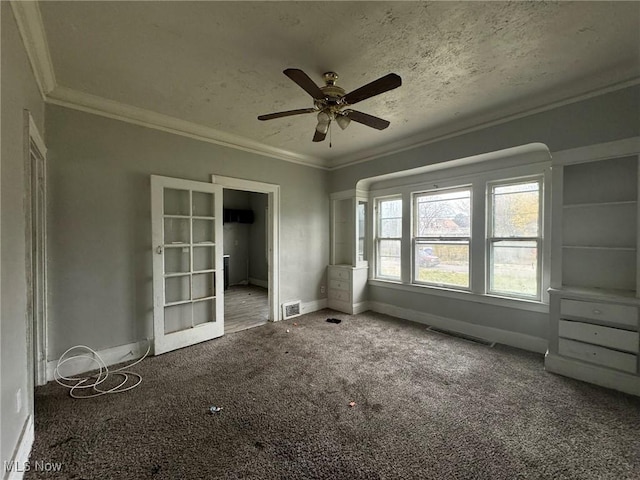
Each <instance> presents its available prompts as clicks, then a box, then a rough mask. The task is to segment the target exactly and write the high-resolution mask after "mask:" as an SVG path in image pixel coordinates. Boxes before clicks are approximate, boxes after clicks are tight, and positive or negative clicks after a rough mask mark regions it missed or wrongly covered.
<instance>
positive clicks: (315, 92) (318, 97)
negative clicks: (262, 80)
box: [258, 68, 402, 142]
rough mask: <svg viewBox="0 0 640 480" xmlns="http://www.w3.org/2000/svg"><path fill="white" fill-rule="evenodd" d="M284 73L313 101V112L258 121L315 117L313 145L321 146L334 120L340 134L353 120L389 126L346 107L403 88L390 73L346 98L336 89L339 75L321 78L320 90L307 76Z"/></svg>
mask: <svg viewBox="0 0 640 480" xmlns="http://www.w3.org/2000/svg"><path fill="white" fill-rule="evenodd" d="M283 73H284V74H285V75H286V76H287V77H289V78H290V79H291V80H293V81H294V82H296V83H297V84H298V85H299V86H300V88H302V89H303V90H304V91H305V92H307V93H308V94H309V95H311V97H313V105H314V106H313V108H301V109H298V110H287V111H286V112H277V113H269V114H267V115H260V116H259V117H258V120H273V119H274V118H282V117H289V116H291V115H301V114H303V113H317V114H318V124H317V125H316V131H315V133H314V135H313V141H314V142H321V141H323V140H324V139H325V137H326V136H327V132H328V131H329V125H330V124H331V122H332V121H333V120H335V121H336V123H337V124H338V126H339V127H340V128H342V129H343V130H344V129H345V128H347V126H349V123H350V122H351V121H352V120H353V121H354V122H358V123H361V124H363V125H366V126H368V127H372V128H375V129H377V130H384V129H385V128H387V127H388V126H389V122H388V121H387V120H383V119H382V118H378V117H374V116H373V115H369V114H367V113H362V112H358V111H357V110H352V109H350V108H346V107H348V106H350V105H353V104H355V103H358V102H361V101H362V100H366V99H367V98H371V97H373V96H375V95H379V94H381V93H384V92H388V91H389V90H393V89H394V88H398V87H399V86H400V85H402V79H401V78H400V76H399V75H396V74H395V73H389V74H388V75H385V76H384V77H381V78H379V79H377V80H374V81H373V82H371V83H367V84H366V85H364V86H362V87H360V88H357V89H356V90H353V91H352V92H349V93H347V94H345V91H344V89H343V88H341V87H339V86H337V85H336V80H337V79H338V74H337V73H335V72H327V73H325V74H324V75H323V77H324V81H325V85H324V86H323V87H318V86H317V85H316V84H315V82H314V81H313V80H311V78H309V76H308V75H307V74H306V73H304V72H303V71H302V70H299V69H297V68H287V69H286V70H285V71H284V72H283Z"/></svg>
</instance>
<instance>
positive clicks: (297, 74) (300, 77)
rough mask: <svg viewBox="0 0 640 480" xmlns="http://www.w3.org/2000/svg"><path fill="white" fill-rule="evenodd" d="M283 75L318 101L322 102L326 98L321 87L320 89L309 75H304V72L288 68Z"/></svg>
mask: <svg viewBox="0 0 640 480" xmlns="http://www.w3.org/2000/svg"><path fill="white" fill-rule="evenodd" d="M282 73H284V74H285V75H286V76H287V77H289V78H290V79H291V80H293V81H294V82H296V83H297V84H298V86H299V87H300V88H302V89H303V90H304V91H305V92H307V93H308V94H309V95H311V96H312V97H313V98H315V99H316V100H322V99H323V98H324V93H322V90H320V87H318V85H316V84H315V82H314V81H313V80H311V79H310V78H309V75H307V74H306V73H304V72H303V71H302V70H299V69H297V68H287V69H286V70H285V71H283V72H282Z"/></svg>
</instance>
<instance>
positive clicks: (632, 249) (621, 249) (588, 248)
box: [562, 245, 636, 252]
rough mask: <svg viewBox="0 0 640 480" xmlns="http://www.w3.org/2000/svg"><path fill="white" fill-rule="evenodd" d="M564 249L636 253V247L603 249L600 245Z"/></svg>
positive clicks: (574, 246) (575, 246) (570, 246)
mask: <svg viewBox="0 0 640 480" xmlns="http://www.w3.org/2000/svg"><path fill="white" fill-rule="evenodd" d="M562 248H574V249H582V250H612V251H616V250H617V251H621V252H635V251H636V249H635V247H603V246H598V245H563V246H562Z"/></svg>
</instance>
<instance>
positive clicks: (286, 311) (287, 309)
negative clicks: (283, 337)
mask: <svg viewBox="0 0 640 480" xmlns="http://www.w3.org/2000/svg"><path fill="white" fill-rule="evenodd" d="M298 315H300V300H296V301H294V302H287V303H283V304H282V319H283V320H286V319H287V318H293V317H297V316H298Z"/></svg>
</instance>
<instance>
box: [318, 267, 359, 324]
mask: <svg viewBox="0 0 640 480" xmlns="http://www.w3.org/2000/svg"><path fill="white" fill-rule="evenodd" d="M327 272H328V274H327V277H328V281H329V292H328V296H329V302H328V306H329V308H333V309H334V310H338V311H339V312H344V313H349V314H352V315H353V314H356V313H360V312H363V311H364V310H365V308H364V301H365V288H366V285H367V274H368V268H367V267H366V266H365V267H354V266H352V265H329V267H328V269H327Z"/></svg>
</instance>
